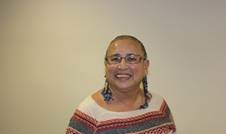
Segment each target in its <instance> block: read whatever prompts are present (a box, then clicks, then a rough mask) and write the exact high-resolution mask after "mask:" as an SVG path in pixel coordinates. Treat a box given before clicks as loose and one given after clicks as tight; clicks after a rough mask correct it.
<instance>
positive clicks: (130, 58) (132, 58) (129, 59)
mask: <svg viewBox="0 0 226 134" xmlns="http://www.w3.org/2000/svg"><path fill="white" fill-rule="evenodd" d="M126 61H127V62H129V63H136V62H137V61H138V57H137V56H135V55H129V56H127V57H126Z"/></svg>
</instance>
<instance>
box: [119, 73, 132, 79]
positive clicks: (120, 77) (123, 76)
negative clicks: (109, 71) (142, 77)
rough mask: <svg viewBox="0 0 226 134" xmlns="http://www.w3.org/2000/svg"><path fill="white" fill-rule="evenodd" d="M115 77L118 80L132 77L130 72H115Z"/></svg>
mask: <svg viewBox="0 0 226 134" xmlns="http://www.w3.org/2000/svg"><path fill="white" fill-rule="evenodd" d="M115 77H116V78H117V79H120V80H128V79H129V78H131V77H132V74H129V73H116V74H115Z"/></svg>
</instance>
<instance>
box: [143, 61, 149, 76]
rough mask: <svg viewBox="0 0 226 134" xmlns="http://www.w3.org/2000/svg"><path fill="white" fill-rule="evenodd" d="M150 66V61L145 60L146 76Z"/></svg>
mask: <svg viewBox="0 0 226 134" xmlns="http://www.w3.org/2000/svg"><path fill="white" fill-rule="evenodd" d="M149 64H150V61H149V60H145V61H144V69H145V73H146V74H148V68H149Z"/></svg>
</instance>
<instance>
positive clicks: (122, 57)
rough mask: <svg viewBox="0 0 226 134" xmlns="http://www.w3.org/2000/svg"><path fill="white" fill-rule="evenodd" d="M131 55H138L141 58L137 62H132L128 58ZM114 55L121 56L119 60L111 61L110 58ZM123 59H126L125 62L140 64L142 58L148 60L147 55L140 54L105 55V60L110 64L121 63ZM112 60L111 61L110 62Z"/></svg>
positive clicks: (115, 55)
mask: <svg viewBox="0 0 226 134" xmlns="http://www.w3.org/2000/svg"><path fill="white" fill-rule="evenodd" d="M130 56H134V57H138V58H139V60H138V61H137V62H130V61H128V58H129V57H130ZM112 57H117V58H120V60H119V62H115V63H114V62H111V60H110V59H109V58H112ZM122 59H124V60H125V63H127V64H138V63H140V62H141V61H142V60H146V58H145V57H143V56H141V55H138V54H127V55H126V56H121V55H118V54H114V55H110V56H106V57H105V62H106V63H107V64H109V65H117V64H120V63H121V62H122ZM109 61H110V62H109Z"/></svg>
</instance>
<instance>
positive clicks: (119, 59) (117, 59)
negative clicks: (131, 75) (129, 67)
mask: <svg viewBox="0 0 226 134" xmlns="http://www.w3.org/2000/svg"><path fill="white" fill-rule="evenodd" d="M120 61H121V57H118V56H112V57H110V62H113V63H119V62H120Z"/></svg>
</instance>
